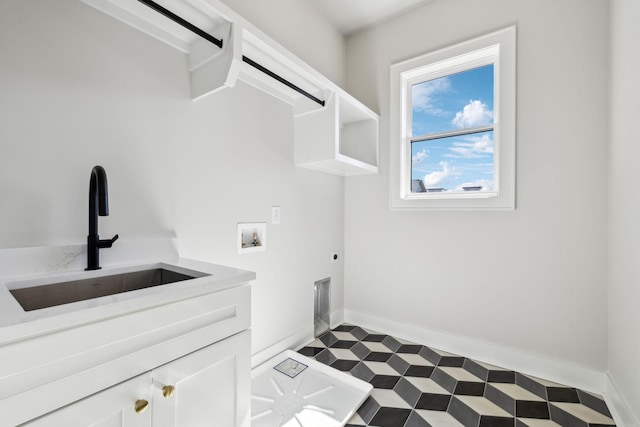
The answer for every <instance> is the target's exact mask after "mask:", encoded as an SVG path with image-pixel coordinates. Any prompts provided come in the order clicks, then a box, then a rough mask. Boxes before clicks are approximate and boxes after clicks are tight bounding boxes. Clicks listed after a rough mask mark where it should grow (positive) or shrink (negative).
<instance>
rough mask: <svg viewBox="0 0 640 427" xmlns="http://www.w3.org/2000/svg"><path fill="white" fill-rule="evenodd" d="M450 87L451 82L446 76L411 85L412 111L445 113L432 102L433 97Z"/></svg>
mask: <svg viewBox="0 0 640 427" xmlns="http://www.w3.org/2000/svg"><path fill="white" fill-rule="evenodd" d="M450 89H451V82H450V81H449V79H448V78H447V77H442V78H439V79H435V80H430V81H428V82H424V83H420V84H417V85H415V86H413V89H412V92H411V103H412V106H411V107H412V108H413V110H414V111H424V112H426V113H429V114H435V115H443V114H446V112H445V111H443V110H442V109H440V108H437V107H436V106H435V105H434V104H433V98H434V97H435V95H438V94H440V93H445V92H448V91H449V90H450Z"/></svg>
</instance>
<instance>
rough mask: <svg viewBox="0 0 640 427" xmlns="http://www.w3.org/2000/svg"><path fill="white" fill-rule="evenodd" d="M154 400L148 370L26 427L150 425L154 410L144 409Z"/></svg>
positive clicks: (131, 426)
mask: <svg viewBox="0 0 640 427" xmlns="http://www.w3.org/2000/svg"><path fill="white" fill-rule="evenodd" d="M150 401H151V373H146V374H143V375H140V376H137V377H135V378H132V379H130V380H129V381H125V382H123V383H121V384H118V385H116V386H113V387H111V388H108V389H107V390H104V391H101V392H99V393H96V394H94V395H92V396H90V397H87V398H85V399H82V400H80V401H79V402H76V403H73V404H71V405H69V406H66V407H65V408H63V409H59V410H57V411H55V412H53V413H51V414H48V415H45V416H43V417H40V418H38V419H37V420H34V421H31V422H27V423H25V424H22V425H23V426H25V427H53V426H67V427H73V426H78V427H80V426H82V427H87V426H91V427H121V426H122V427H149V426H151V425H152V424H151V411H148V410H144V411H142V412H140V413H138V412H136V402H137V404H138V411H141V409H142V405H144V403H145V402H147V405H148V402H150Z"/></svg>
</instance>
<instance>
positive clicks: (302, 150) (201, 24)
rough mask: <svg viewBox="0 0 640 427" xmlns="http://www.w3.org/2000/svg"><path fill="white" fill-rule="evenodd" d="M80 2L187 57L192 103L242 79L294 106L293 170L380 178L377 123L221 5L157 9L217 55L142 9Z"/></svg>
mask: <svg viewBox="0 0 640 427" xmlns="http://www.w3.org/2000/svg"><path fill="white" fill-rule="evenodd" d="M81 1H82V2H84V3H86V4H89V5H90V6H93V7H94V8H96V9H98V10H100V11H102V12H104V13H106V14H108V15H110V16H113V17H114V18H116V19H119V20H120V21H123V22H125V23H126V24H128V25H130V26H132V27H134V28H137V29H138V30H140V31H143V32H145V33H147V34H148V35H150V36H152V37H155V38H157V39H159V40H161V41H162V42H164V43H166V44H168V45H170V46H173V47H174V48H176V49H178V50H180V51H182V52H184V53H185V54H186V55H187V57H188V66H189V72H190V77H191V96H192V98H193V99H194V100H196V99H199V98H202V97H204V96H206V95H209V94H212V93H215V92H216V91H218V90H220V89H223V88H226V87H233V86H235V84H236V82H237V81H238V79H240V80H242V81H244V82H246V83H248V84H250V85H252V86H254V87H256V88H258V89H260V90H262V91H264V92H266V93H269V94H270V95H272V96H275V97H276V98H278V99H280V100H282V101H284V102H287V103H289V104H291V105H292V107H293V114H294V117H295V121H296V165H299V166H303V167H309V168H312V169H316V170H322V171H324V172H328V173H333V174H337V175H355V174H363V173H377V171H378V115H377V114H375V113H374V112H373V111H371V110H369V109H368V108H367V107H366V106H364V105H363V104H362V103H360V102H358V101H357V100H356V99H355V98H353V97H352V96H350V95H349V94H348V93H346V92H345V91H343V90H342V89H341V88H339V87H338V86H337V85H336V84H334V83H333V82H331V81H330V80H329V79H327V78H326V77H324V76H323V75H321V74H320V73H318V72H317V71H316V70H314V69H313V68H311V67H310V66H309V65H307V64H306V63H304V62H303V61H301V60H300V59H299V58H297V57H296V56H295V55H293V54H292V53H291V52H289V51H288V50H286V49H285V48H283V47H282V46H281V45H279V44H278V43H276V42H275V41H274V40H272V39H271V38H269V37H268V36H267V35H265V34H264V33H262V32H261V31H260V30H258V29H257V28H256V27H254V26H253V25H251V24H250V23H249V22H248V21H246V20H245V19H244V18H242V17H241V16H240V15H238V14H237V13H236V12H234V11H233V10H231V9H230V8H229V7H228V6H226V5H225V4H224V3H222V2H220V1H219V0H154V2H155V3H156V4H157V5H158V6H159V7H160V8H166V9H167V10H169V11H171V12H172V13H173V14H175V15H177V16H179V17H180V18H182V19H184V20H185V21H187V22H188V23H190V24H192V25H193V26H195V27H197V28H198V29H200V30H202V31H204V32H205V33H207V34H209V35H210V36H213V37H214V38H216V39H219V40H221V41H222V43H221V44H222V47H221V48H220V47H218V46H217V45H215V44H214V43H212V42H211V41H208V40H205V39H204V38H202V37H201V36H199V35H197V34H195V33H194V32H192V31H190V30H188V29H186V28H184V27H182V26H181V25H179V24H178V23H176V22H174V21H173V20H171V19H169V18H168V17H166V16H164V15H162V14H161V13H158V12H157V11H156V10H153V9H151V8H150V7H149V6H148V5H146V4H143V3H142V2H141V1H136V0H81ZM152 3H153V2H152ZM301 123H303V124H301ZM314 156H315V158H314Z"/></svg>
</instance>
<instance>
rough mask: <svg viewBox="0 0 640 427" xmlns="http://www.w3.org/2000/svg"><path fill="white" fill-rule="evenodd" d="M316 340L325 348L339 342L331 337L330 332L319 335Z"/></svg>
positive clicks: (333, 336)
mask: <svg viewBox="0 0 640 427" xmlns="http://www.w3.org/2000/svg"><path fill="white" fill-rule="evenodd" d="M318 339H319V340H320V341H322V343H323V344H324V345H326V346H327V347H330V346H331V344H333V343H335V342H338V341H339V340H338V338H336V336H335V335H333V334H332V333H331V332H327V333H324V334H322V335H320V336H319V337H318Z"/></svg>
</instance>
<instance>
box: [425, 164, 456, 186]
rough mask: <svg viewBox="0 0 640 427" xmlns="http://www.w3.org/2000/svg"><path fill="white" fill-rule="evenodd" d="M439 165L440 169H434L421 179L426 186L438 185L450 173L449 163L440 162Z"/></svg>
mask: <svg viewBox="0 0 640 427" xmlns="http://www.w3.org/2000/svg"><path fill="white" fill-rule="evenodd" d="M440 167H441V168H442V170H438V171H434V172H431V173H428V174H426V175H425V176H424V178H423V179H422V180H423V181H424V185H425V187H427V188H432V187H438V186H439V185H440V184H441V183H442V182H443V181H444V180H445V179H447V178H448V177H449V175H451V172H452V171H451V168H450V167H449V163H447V162H440Z"/></svg>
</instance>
